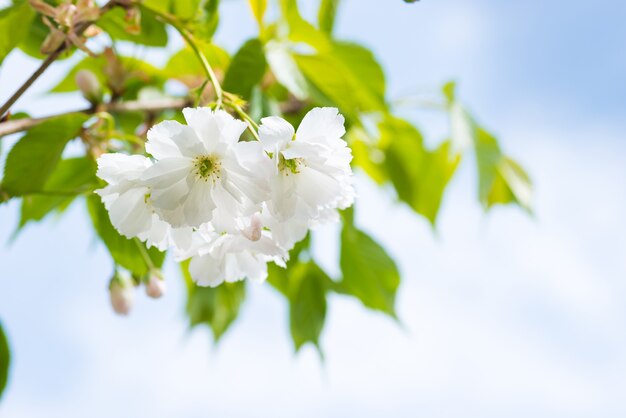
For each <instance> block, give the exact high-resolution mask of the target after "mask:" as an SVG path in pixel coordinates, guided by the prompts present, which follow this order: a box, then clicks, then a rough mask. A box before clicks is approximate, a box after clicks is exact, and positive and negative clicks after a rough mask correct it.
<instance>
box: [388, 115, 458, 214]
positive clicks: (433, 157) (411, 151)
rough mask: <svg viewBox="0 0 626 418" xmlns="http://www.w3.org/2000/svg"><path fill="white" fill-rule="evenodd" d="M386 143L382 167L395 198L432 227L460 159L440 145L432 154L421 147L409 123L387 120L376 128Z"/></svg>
mask: <svg viewBox="0 0 626 418" xmlns="http://www.w3.org/2000/svg"><path fill="white" fill-rule="evenodd" d="M379 129H380V132H381V136H382V139H381V142H382V143H386V144H388V145H387V148H386V150H385V166H386V169H387V173H388V174H389V177H390V179H391V182H392V183H393V185H394V187H395V189H396V191H397V193H398V198H399V199H400V200H402V201H404V202H406V203H408V204H409V205H410V206H411V208H413V210H415V211H416V212H417V213H419V214H422V215H424V216H425V217H426V218H427V219H429V220H430V222H431V223H432V224H433V225H434V224H435V221H436V218H437V213H438V211H439V207H440V205H441V200H442V197H443V192H444V190H445V188H446V186H447V184H448V182H449V181H450V179H451V178H452V175H453V174H454V172H455V170H456V167H457V165H458V163H459V161H460V156H459V155H458V154H454V153H452V152H451V150H450V142H449V141H445V142H443V143H442V144H441V145H440V146H439V147H438V148H437V149H435V150H434V151H429V150H427V149H425V148H424V145H423V140H422V135H421V134H420V132H419V131H418V130H417V129H416V128H415V127H414V126H413V125H411V124H410V123H408V122H406V121H404V120H402V119H398V118H392V117H389V118H387V119H385V121H384V122H382V123H381V124H380V125H379Z"/></svg>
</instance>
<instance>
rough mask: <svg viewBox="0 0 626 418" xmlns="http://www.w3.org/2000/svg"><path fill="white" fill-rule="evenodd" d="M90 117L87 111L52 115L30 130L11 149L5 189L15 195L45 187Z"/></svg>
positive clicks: (5, 177) (5, 172)
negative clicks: (67, 147) (72, 141)
mask: <svg viewBox="0 0 626 418" xmlns="http://www.w3.org/2000/svg"><path fill="white" fill-rule="evenodd" d="M87 118H88V117H87V116H86V115H83V114H76V113H71V114H67V115H64V116H58V117H54V118H51V119H49V120H47V121H45V122H43V123H41V124H39V125H37V126H35V127H34V128H32V129H30V130H29V131H28V132H27V133H26V135H24V136H23V137H22V138H21V139H20V140H19V141H18V142H17V144H15V146H13V148H12V149H11V151H10V152H9V155H8V157H7V161H6V166H5V168H4V178H3V180H2V189H3V190H4V191H5V192H7V193H8V194H9V195H12V196H19V195H23V194H26V193H32V192H36V191H39V190H41V189H42V188H43V186H44V184H45V182H46V181H47V179H48V177H49V176H50V174H51V173H52V172H53V171H54V168H55V167H56V165H57V162H58V161H59V158H60V157H61V153H62V152H63V149H64V148H65V145H66V144H67V143H68V141H70V140H71V139H74V138H75V137H76V136H77V135H78V134H79V133H80V129H81V127H82V125H83V123H85V121H86V120H87Z"/></svg>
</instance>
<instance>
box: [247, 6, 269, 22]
mask: <svg viewBox="0 0 626 418" xmlns="http://www.w3.org/2000/svg"><path fill="white" fill-rule="evenodd" d="M248 3H249V4H250V8H251V9H252V14H253V15H254V18H255V19H256V21H257V23H258V24H259V27H263V16H265V10H266V9H267V0H249V1H248Z"/></svg>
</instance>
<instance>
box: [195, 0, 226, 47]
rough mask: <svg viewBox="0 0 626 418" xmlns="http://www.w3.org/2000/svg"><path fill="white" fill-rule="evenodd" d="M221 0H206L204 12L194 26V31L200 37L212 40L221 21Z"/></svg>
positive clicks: (208, 40)
mask: <svg viewBox="0 0 626 418" xmlns="http://www.w3.org/2000/svg"><path fill="white" fill-rule="evenodd" d="M219 4H220V2H219V0H206V2H205V3H204V6H203V7H202V13H201V14H200V17H199V18H198V20H197V21H196V22H194V24H193V26H192V32H193V33H194V34H195V35H196V36H198V37H199V38H201V39H203V40H205V41H207V42H210V41H211V39H213V35H214V34H215V31H216V30H217V27H218V25H219V23H220V14H219Z"/></svg>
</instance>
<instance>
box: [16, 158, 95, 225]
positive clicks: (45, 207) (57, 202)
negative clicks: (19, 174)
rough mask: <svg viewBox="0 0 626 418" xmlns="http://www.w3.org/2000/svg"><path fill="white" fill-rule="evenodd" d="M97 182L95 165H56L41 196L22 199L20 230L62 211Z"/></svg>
mask: <svg viewBox="0 0 626 418" xmlns="http://www.w3.org/2000/svg"><path fill="white" fill-rule="evenodd" d="M96 181H97V179H96V164H95V162H94V161H93V160H91V159H90V158H87V157H78V158H69V159H66V160H61V161H59V163H58V165H57V166H56V168H55V170H54V171H53V172H52V174H51V175H50V177H49V178H48V181H46V184H45V185H44V187H43V189H42V192H44V193H42V194H32V195H26V196H24V197H23V198H22V208H21V212H20V223H19V228H21V227H23V226H24V225H25V224H26V223H27V222H29V221H39V220H41V219H43V218H44V217H45V216H46V215H47V214H49V213H50V212H51V211H54V210H58V211H63V210H64V209H65V208H67V207H68V206H69V205H70V204H71V203H72V201H73V200H74V198H75V197H76V196H77V195H78V194H80V193H82V192H84V191H86V190H89V189H90V188H92V187H93V186H95V184H96Z"/></svg>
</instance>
